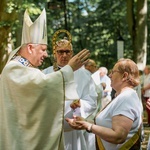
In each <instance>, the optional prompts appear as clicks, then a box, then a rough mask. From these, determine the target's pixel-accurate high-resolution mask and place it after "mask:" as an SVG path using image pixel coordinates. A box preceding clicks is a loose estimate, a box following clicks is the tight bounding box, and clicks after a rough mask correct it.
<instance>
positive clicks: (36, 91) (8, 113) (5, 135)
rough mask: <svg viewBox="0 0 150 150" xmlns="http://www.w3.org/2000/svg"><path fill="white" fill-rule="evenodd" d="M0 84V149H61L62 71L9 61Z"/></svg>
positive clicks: (62, 112) (62, 113) (63, 97)
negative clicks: (44, 71) (42, 70)
mask: <svg viewBox="0 0 150 150" xmlns="http://www.w3.org/2000/svg"><path fill="white" fill-rule="evenodd" d="M72 74H73V72H72ZM0 83H1V85H0V149H1V150H63V149H64V146H63V136H62V131H63V125H64V124H63V119H64V99H65V95H64V93H65V92H64V80H63V76H62V73H61V72H60V71H57V72H55V73H51V74H47V75H45V74H43V73H42V72H41V71H40V70H39V69H36V68H32V67H26V66H23V65H22V64H20V63H19V62H16V61H10V62H9V63H8V64H7V65H6V66H5V68H4V69H3V72H2V74H1V81H0Z"/></svg>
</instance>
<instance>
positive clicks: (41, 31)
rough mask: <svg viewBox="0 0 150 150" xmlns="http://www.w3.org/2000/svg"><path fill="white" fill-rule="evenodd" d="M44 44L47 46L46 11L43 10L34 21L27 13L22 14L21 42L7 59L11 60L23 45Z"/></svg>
mask: <svg viewBox="0 0 150 150" xmlns="http://www.w3.org/2000/svg"><path fill="white" fill-rule="evenodd" d="M28 43H32V44H46V45H47V26H46V11H45V9H43V11H42V13H41V15H40V16H39V17H38V18H37V19H36V20H35V21H34V22H32V21H31V18H30V16H29V14H28V12H27V10H26V11H25V13H24V20H23V28H22V41H21V45H20V46H19V47H18V48H16V49H15V50H13V51H12V52H11V53H10V56H9V58H8V61H7V62H9V61H10V60H11V58H12V57H13V56H14V55H15V54H16V53H17V52H18V51H19V49H20V47H21V46H22V45H23V44H28Z"/></svg>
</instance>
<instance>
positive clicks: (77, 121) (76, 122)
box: [66, 116, 91, 130]
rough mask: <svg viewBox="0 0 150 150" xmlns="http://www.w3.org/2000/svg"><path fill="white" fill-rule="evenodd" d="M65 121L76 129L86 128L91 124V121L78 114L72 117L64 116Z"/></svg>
mask: <svg viewBox="0 0 150 150" xmlns="http://www.w3.org/2000/svg"><path fill="white" fill-rule="evenodd" d="M66 121H67V122H68V124H69V125H70V126H71V127H72V128H73V129H76V130H83V129H88V127H89V126H91V123H89V122H87V121H85V119H84V118H82V117H80V116H75V117H74V118H73V119H70V118H66Z"/></svg>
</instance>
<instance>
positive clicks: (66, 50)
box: [55, 45, 73, 67]
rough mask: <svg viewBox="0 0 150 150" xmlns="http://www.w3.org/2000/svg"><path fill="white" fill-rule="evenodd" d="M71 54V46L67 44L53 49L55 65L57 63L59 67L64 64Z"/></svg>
mask: <svg viewBox="0 0 150 150" xmlns="http://www.w3.org/2000/svg"><path fill="white" fill-rule="evenodd" d="M72 56H73V51H72V50H71V47H70V46H69V45H68V46H67V47H58V48H57V49H56V51H55V58H56V61H57V65H59V66H60V67H64V66H65V65H67V64H68V62H69V60H70V59H71V58H72Z"/></svg>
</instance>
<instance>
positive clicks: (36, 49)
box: [31, 44, 48, 67]
mask: <svg viewBox="0 0 150 150" xmlns="http://www.w3.org/2000/svg"><path fill="white" fill-rule="evenodd" d="M47 56H48V54H47V45H44V44H38V45H33V46H32V54H31V57H32V59H31V63H32V65H34V66H35V67H38V66H41V65H42V63H43V61H44V59H45V58H46V57H47Z"/></svg>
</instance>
